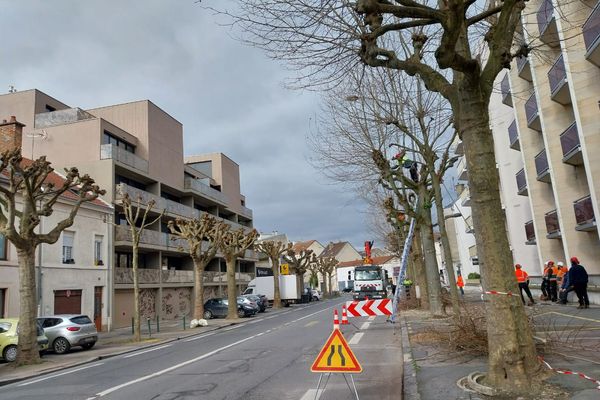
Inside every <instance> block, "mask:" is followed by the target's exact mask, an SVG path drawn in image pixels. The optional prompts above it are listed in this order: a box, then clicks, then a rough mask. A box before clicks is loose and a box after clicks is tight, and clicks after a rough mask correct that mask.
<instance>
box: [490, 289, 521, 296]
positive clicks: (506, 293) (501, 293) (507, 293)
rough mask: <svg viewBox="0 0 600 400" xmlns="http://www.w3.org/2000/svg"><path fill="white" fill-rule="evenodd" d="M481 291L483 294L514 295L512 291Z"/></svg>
mask: <svg viewBox="0 0 600 400" xmlns="http://www.w3.org/2000/svg"><path fill="white" fill-rule="evenodd" d="M482 293H483V294H499V295H504V296H515V294H514V293H512V292H499V291H497V290H484V291H483V292H482Z"/></svg>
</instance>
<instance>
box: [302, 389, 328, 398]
mask: <svg viewBox="0 0 600 400" xmlns="http://www.w3.org/2000/svg"><path fill="white" fill-rule="evenodd" d="M323 392H324V389H319V393H318V394H317V389H308V390H307V391H306V393H304V396H302V398H301V399H300V400H319V399H320V398H321V395H323Z"/></svg>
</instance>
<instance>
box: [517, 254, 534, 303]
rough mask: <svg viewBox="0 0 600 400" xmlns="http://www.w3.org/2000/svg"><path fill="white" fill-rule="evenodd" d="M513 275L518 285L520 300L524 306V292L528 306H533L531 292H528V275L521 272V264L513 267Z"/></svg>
mask: <svg viewBox="0 0 600 400" xmlns="http://www.w3.org/2000/svg"><path fill="white" fill-rule="evenodd" d="M515 275H516V277H517V282H518V284H519V292H520V293H521V300H523V304H525V298H524V297H523V290H524V291H525V293H526V294H527V297H529V305H530V306H532V305H534V304H535V301H533V296H532V295H531V291H530V290H529V275H528V274H527V272H525V271H523V268H522V267H521V264H517V265H515Z"/></svg>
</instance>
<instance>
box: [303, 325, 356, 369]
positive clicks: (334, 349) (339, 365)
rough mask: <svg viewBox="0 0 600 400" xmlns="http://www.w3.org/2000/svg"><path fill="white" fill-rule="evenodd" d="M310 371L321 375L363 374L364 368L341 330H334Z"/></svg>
mask: <svg viewBox="0 0 600 400" xmlns="http://www.w3.org/2000/svg"><path fill="white" fill-rule="evenodd" d="M310 370H311V372H319V373H323V372H338V373H343V374H347V373H359V372H362V367H361V366H360V363H359V362H358V360H357V359H356V357H355V356H354V353H352V350H350V346H348V342H346V339H344V335H342V332H341V331H340V330H339V329H334V330H333V332H331V335H330V336H329V339H327V342H325V346H323V348H322V349H321V352H320V353H319V355H318V356H317V359H316V360H315V362H314V363H313V365H312V367H310Z"/></svg>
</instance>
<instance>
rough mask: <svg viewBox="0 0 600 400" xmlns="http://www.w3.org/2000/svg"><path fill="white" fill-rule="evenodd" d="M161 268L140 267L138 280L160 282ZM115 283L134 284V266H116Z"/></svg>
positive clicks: (142, 282) (141, 281) (140, 281)
mask: <svg viewBox="0 0 600 400" xmlns="http://www.w3.org/2000/svg"><path fill="white" fill-rule="evenodd" d="M159 274H160V270H158V269H147V268H139V269H138V282H139V283H141V284H144V283H159V279H160V275H159ZM115 283H116V284H133V268H115Z"/></svg>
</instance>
